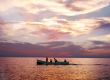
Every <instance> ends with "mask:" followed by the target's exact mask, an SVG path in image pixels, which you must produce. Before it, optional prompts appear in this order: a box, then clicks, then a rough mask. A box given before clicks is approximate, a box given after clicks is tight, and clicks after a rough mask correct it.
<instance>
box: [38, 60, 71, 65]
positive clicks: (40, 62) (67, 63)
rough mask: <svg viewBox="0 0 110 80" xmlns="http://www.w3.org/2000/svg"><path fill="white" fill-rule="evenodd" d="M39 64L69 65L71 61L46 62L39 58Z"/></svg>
mask: <svg viewBox="0 0 110 80" xmlns="http://www.w3.org/2000/svg"><path fill="white" fill-rule="evenodd" d="M37 65H69V62H59V61H58V62H46V61H43V60H37Z"/></svg>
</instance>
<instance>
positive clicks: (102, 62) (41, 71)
mask: <svg viewBox="0 0 110 80" xmlns="http://www.w3.org/2000/svg"><path fill="white" fill-rule="evenodd" d="M36 59H37V58H3V57H2V58H0V80H110V58H107V59H106V58H68V59H67V60H69V61H70V62H71V63H72V64H73V63H75V64H78V65H65V66H63V65H48V66H46V65H36ZM40 59H42V60H43V58H40ZM58 60H61V61H62V60H63V58H59V59H58Z"/></svg>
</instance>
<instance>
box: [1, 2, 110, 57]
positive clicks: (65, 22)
mask: <svg viewBox="0 0 110 80" xmlns="http://www.w3.org/2000/svg"><path fill="white" fill-rule="evenodd" d="M109 9H110V0H11V1H10V0H0V43H12V44H16V43H20V44H27V43H28V44H32V45H39V44H42V43H43V45H42V46H46V47H48V45H52V44H53V43H54V42H55V41H57V42H58V41H59V42H65V44H63V47H64V45H66V47H67V46H68V42H72V43H73V44H74V45H77V46H80V47H81V48H83V50H84V53H85V55H90V56H94V57H97V56H98V57H100V56H101V57H103V56H109V57H110V10H109ZM50 42H53V43H51V44H50ZM66 42H67V43H66ZM44 43H45V44H46V45H44ZM10 45H11V44H10ZM69 45H70V44H69ZM77 46H76V47H77ZM54 47H57V48H59V47H60V48H61V47H62V44H61V45H60V46H59V45H58V46H54ZM77 48H79V47H77ZM0 50H1V52H0V54H2V51H3V48H2V46H1V48H0ZM77 50H79V49H77ZM8 52H10V51H8ZM35 52H36V53H34V54H36V56H37V54H38V53H37V51H35ZM44 52H45V50H44ZM50 52H51V51H50ZM50 52H49V53H48V51H47V53H46V54H48V55H49V54H50ZM71 52H72V51H71ZM74 52H75V50H74V51H73V53H71V54H70V53H69V52H66V55H65V54H64V55H65V56H68V55H69V56H74V54H76V53H74ZM20 53H21V54H22V52H20ZM20 53H18V54H20ZM62 53H64V52H60V53H55V54H54V55H53V56H55V55H60V54H62ZM80 53H82V52H78V53H77V55H79V56H80V57H82V54H80ZM15 54H16V53H15ZM5 55H7V53H6V52H5ZM30 55H31V52H30ZM38 55H39V54H38ZM50 55H52V54H50ZM61 56H63V54H62V55H61Z"/></svg>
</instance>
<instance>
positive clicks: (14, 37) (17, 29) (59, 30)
mask: <svg viewBox="0 0 110 80" xmlns="http://www.w3.org/2000/svg"><path fill="white" fill-rule="evenodd" d="M100 21H102V22H107V23H110V21H109V18H107V19H106V18H98V19H95V18H91V19H80V20H79V21H67V20H65V19H56V18H53V19H50V20H47V19H45V20H43V21H42V22H23V21H22V22H18V23H16V22H15V23H6V24H5V25H2V28H1V32H3V33H4V34H2V36H4V39H6V40H8V41H11V42H13V41H19V42H28V43H38V42H43V41H53V40H65V39H70V40H71V38H74V37H80V36H83V35H88V34H90V33H91V32H92V31H93V30H95V29H97V28H100V27H102V25H103V24H102V23H100ZM19 37H20V38H19ZM92 39H93V40H95V37H92V38H90V40H92ZM96 39H99V38H96ZM102 39H106V38H102V37H101V38H100V40H102ZM108 41H109V40H108Z"/></svg>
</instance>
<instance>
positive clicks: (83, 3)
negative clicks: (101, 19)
mask: <svg viewBox="0 0 110 80" xmlns="http://www.w3.org/2000/svg"><path fill="white" fill-rule="evenodd" d="M109 2H110V0H97V1H96V0H28V1H27V0H12V1H10V0H4V1H3V0H1V3H0V13H2V14H0V16H1V17H3V18H4V19H5V20H6V21H7V20H8V21H21V20H24V21H25V20H28V21H29V20H30V21H37V18H38V20H39V18H40V19H43V18H50V17H54V16H57V17H59V16H61V15H64V16H76V15H79V14H86V13H90V12H94V11H97V10H100V9H102V8H103V7H106V6H108V5H109ZM6 5H7V7H6ZM93 6H94V7H93ZM10 11H11V12H10ZM8 13H9V14H8ZM40 13H41V14H40ZM13 15H14V17H13ZM42 15H43V16H42ZM50 15H51V16H50ZM39 16H42V17H39ZM47 16H48V17H47ZM11 17H13V18H11ZM16 19H17V20H16Z"/></svg>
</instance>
